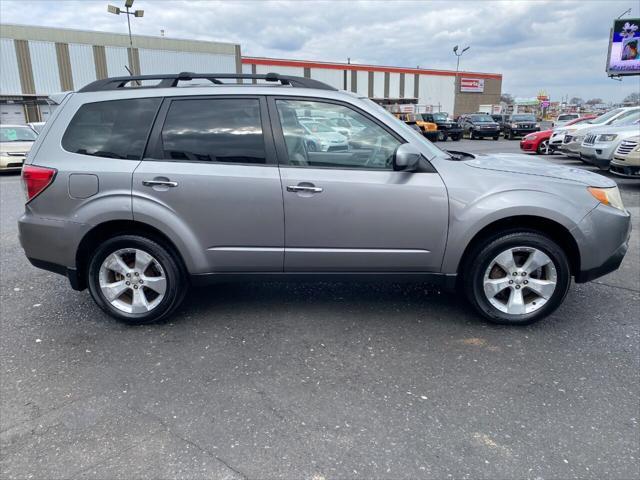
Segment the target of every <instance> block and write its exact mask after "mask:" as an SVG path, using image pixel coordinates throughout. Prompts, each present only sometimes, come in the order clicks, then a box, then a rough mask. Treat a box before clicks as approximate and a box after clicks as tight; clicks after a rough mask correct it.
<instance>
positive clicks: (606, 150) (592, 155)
mask: <svg viewBox="0 0 640 480" xmlns="http://www.w3.org/2000/svg"><path fill="white" fill-rule="evenodd" d="M616 147H617V145H615V144H612V143H594V144H590V145H584V144H582V145H581V146H580V158H582V159H583V160H585V161H586V162H588V163H591V164H592V165H596V166H597V167H598V168H607V167H608V166H609V163H610V162H611V157H612V156H613V151H614V150H615V148H616Z"/></svg>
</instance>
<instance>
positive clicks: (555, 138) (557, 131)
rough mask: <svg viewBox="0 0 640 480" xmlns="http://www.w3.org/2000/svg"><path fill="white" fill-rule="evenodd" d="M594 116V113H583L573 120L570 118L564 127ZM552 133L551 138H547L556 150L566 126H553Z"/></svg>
mask: <svg viewBox="0 0 640 480" xmlns="http://www.w3.org/2000/svg"><path fill="white" fill-rule="evenodd" d="M594 118H596V115H585V116H584V117H580V118H576V119H574V120H570V121H568V122H567V123H566V124H565V125H564V127H570V126H571V125H576V124H578V123H584V122H587V121H589V120H593V119H594ZM552 131H553V133H552V134H551V138H550V139H549V145H550V146H551V147H552V148H553V149H554V150H557V149H558V148H559V147H560V145H562V142H563V141H564V135H565V132H566V131H567V128H563V127H554V128H553V129H552Z"/></svg>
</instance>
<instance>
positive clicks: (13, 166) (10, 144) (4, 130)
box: [0, 124, 37, 171]
mask: <svg viewBox="0 0 640 480" xmlns="http://www.w3.org/2000/svg"><path fill="white" fill-rule="evenodd" d="M36 138H37V135H36V133H35V132H34V131H33V130H32V129H31V128H29V127H27V126H26V125H5V124H2V125H0V170H3V171H4V170H20V169H21V168H22V164H23V163H24V159H25V157H26V156H27V154H28V153H29V150H31V146H32V145H33V142H34V141H35V140H36Z"/></svg>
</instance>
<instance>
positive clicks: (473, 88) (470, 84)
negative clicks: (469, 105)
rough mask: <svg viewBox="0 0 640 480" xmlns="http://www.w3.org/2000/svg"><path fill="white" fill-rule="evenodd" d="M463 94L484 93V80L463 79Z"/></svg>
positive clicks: (461, 89) (461, 81)
mask: <svg viewBox="0 0 640 480" xmlns="http://www.w3.org/2000/svg"><path fill="white" fill-rule="evenodd" d="M460 91H461V92H478V93H482V92H484V78H461V79H460Z"/></svg>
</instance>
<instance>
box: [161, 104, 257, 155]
mask: <svg viewBox="0 0 640 480" xmlns="http://www.w3.org/2000/svg"><path fill="white" fill-rule="evenodd" d="M162 149H163V157H164V158H165V159H167V160H174V161H180V160H182V161H196V162H221V163H256V164H264V163H266V154H265V146H264V137H263V134H262V122H261V120H260V103H259V100H258V99H254V98H216V99H206V100H201V99H198V100H174V101H173V102H171V107H170V108H169V111H168V112H167V118H166V120H165V122H164V126H163V128H162Z"/></svg>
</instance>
